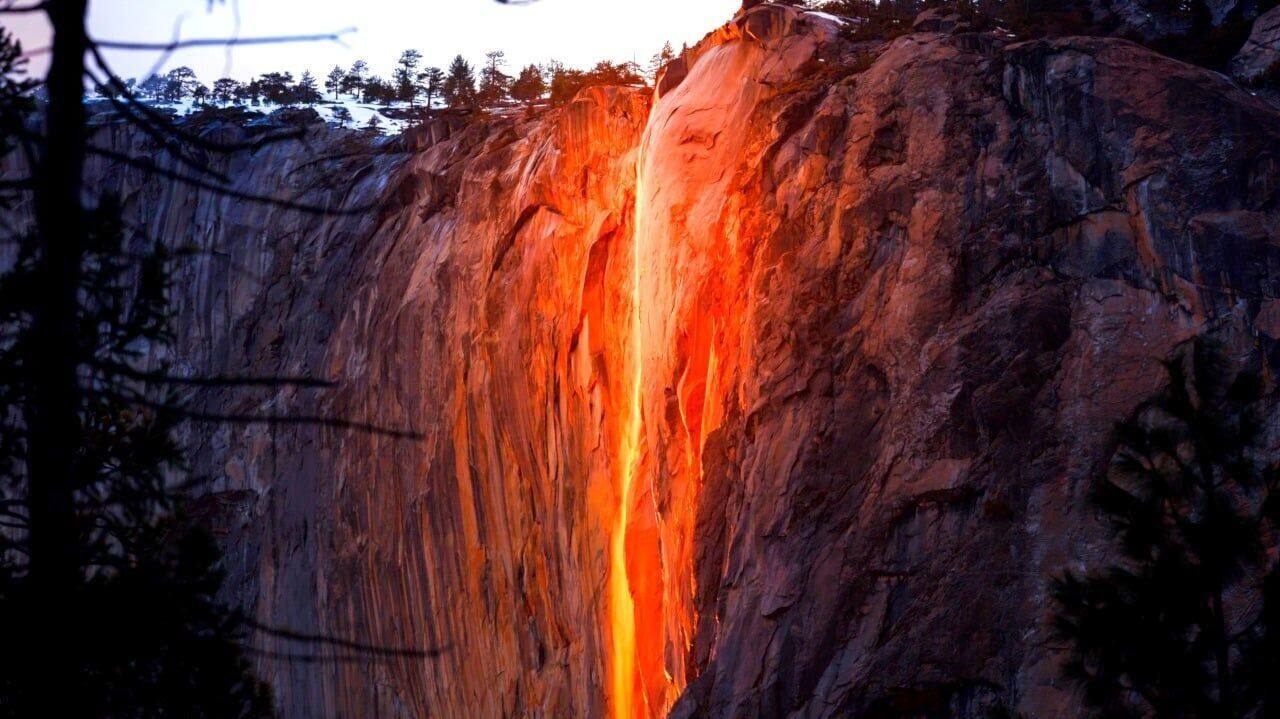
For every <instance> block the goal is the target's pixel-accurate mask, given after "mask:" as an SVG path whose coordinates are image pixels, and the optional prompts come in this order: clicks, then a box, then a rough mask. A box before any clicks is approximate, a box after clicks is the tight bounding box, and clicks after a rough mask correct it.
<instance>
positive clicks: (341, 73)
mask: <svg viewBox="0 0 1280 719" xmlns="http://www.w3.org/2000/svg"><path fill="white" fill-rule="evenodd" d="M346 77H347V73H346V71H345V70H343V69H342V68H341V67H338V66H337V65H334V66H333V69H332V70H330V71H329V75H328V76H327V77H326V78H325V80H324V89H325V90H328V91H329V92H330V93H331V94H332V95H333V99H334V100H337V99H338V91H339V90H341V89H342V81H343V79H345V78H346Z"/></svg>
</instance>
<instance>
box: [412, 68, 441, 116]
mask: <svg viewBox="0 0 1280 719" xmlns="http://www.w3.org/2000/svg"><path fill="white" fill-rule="evenodd" d="M418 85H419V88H420V89H421V90H422V94H423V96H424V97H426V99H427V107H428V108H430V107H431V103H432V101H433V100H435V98H437V97H439V96H440V92H441V91H442V90H443V88H444V71H443V70H441V69H440V68H438V67H428V68H427V69H425V70H423V71H422V73H421V74H420V75H418Z"/></svg>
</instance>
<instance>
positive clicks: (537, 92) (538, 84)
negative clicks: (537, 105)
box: [511, 65, 547, 104]
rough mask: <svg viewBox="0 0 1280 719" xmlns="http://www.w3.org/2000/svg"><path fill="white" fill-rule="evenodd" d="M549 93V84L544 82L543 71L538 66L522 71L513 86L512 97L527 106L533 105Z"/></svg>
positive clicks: (528, 67)
mask: <svg viewBox="0 0 1280 719" xmlns="http://www.w3.org/2000/svg"><path fill="white" fill-rule="evenodd" d="M546 92H547V84H546V83H545V82H543V80H542V71H541V70H539V69H538V66H537V65H529V66H527V67H525V68H524V69H523V70H521V71H520V75H519V76H518V77H517V78H516V81H515V82H514V83H512V84H511V96H512V97H513V98H515V99H516V100H518V101H520V102H523V103H525V104H529V103H532V102H534V101H536V100H538V99H539V98H541V97H542V96H543V95H544V94H546Z"/></svg>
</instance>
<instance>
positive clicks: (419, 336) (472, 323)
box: [96, 5, 1280, 718]
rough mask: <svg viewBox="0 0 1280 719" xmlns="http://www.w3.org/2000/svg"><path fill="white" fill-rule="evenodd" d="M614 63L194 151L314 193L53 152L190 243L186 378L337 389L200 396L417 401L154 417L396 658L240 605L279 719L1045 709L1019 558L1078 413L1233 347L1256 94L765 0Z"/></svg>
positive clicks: (253, 564) (1063, 540) (1272, 145)
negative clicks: (852, 29) (306, 132)
mask: <svg viewBox="0 0 1280 719" xmlns="http://www.w3.org/2000/svg"><path fill="white" fill-rule="evenodd" d="M658 85H659V92H658V97H657V99H656V101H653V100H651V98H650V96H649V92H648V91H645V90H637V89H592V90H588V91H586V92H584V93H583V94H582V95H581V96H580V97H579V98H578V99H577V100H576V101H575V102H574V103H572V104H571V105H569V106H568V107H566V108H564V109H561V110H556V111H552V112H549V113H547V114H545V115H541V116H539V117H535V118H527V119H517V118H508V119H492V120H475V121H472V122H470V123H463V122H460V121H456V120H455V121H451V122H450V123H444V122H441V123H437V124H436V125H434V126H432V127H430V128H426V129H424V130H421V131H419V132H417V133H416V134H413V135H411V136H406V137H404V138H400V139H396V140H389V139H383V140H378V141H372V140H370V139H369V138H367V137H364V136H360V135H358V134H356V133H350V132H341V131H334V130H330V131H318V132H316V133H313V136H312V137H310V138H309V140H308V144H307V146H306V147H303V146H301V145H299V144H298V143H296V142H288V143H279V144H268V145H265V146H263V147H261V148H258V149H256V150H254V151H243V152H238V153H235V154H233V155H231V156H229V157H219V156H214V155H211V156H210V157H211V162H212V164H213V165H214V167H215V168H217V169H220V170H221V171H223V172H225V173H226V174H228V175H230V176H232V177H233V178H234V181H235V185H236V187H237V189H238V190H239V191H240V192H242V193H244V194H246V195H260V194H270V195H276V196H280V195H287V196H290V197H295V198H296V199H297V200H298V201H300V202H305V203H308V204H313V205H321V206H327V207H339V206H345V207H349V208H354V209H353V211H351V212H350V213H348V214H343V215H327V216H326V215H318V214H308V213H303V212H299V211H296V210H291V209H286V208H282V207H278V206H273V205H270V204H263V203H257V202H253V201H250V200H247V199H245V198H235V197H218V196H215V195H212V194H210V193H208V192H206V191H202V190H198V189H194V188H191V187H188V186H184V185H180V184H172V183H168V182H163V181H159V180H146V179H144V177H143V176H142V174H141V173H140V172H139V171H138V170H126V169H124V168H122V167H120V166H119V165H118V164H115V163H109V162H106V161H102V162H99V163H98V164H97V165H96V167H97V172H99V173H100V177H101V181H100V183H99V186H101V187H103V188H109V187H115V188H121V189H122V191H123V194H124V196H125V200H126V204H127V205H128V207H129V208H130V210H131V212H132V213H133V215H134V217H135V218H136V221H137V222H138V223H139V224H140V225H141V226H143V227H144V228H145V229H146V230H147V231H148V232H150V233H152V234H154V235H157V236H163V237H183V238H188V237H190V238H193V246H192V247H190V248H189V249H190V250H191V251H190V252H189V253H187V254H186V255H185V256H184V258H183V260H182V265H181V266H182V267H183V270H182V272H181V274H180V283H179V295H180V297H179V300H180V305H181V308H182V315H181V317H182V321H181V323H180V325H179V330H180V338H179V339H180V345H181V348H182V351H181V353H180V355H181V357H180V359H181V362H182V366H183V367H184V368H186V369H187V370H189V371H191V372H195V373H213V374H267V375H288V376H293V375H309V376H320V377H327V378H332V379H334V380H335V381H336V382H337V383H338V386H337V387H336V388H335V389H331V390H317V389H302V388H293V387H286V388H278V387H268V388H262V389H256V390H244V389H241V390H234V391H233V390H229V389H228V390H219V391H214V392H209V393H206V394H204V395H201V396H199V397H197V398H196V401H197V406H198V407H199V408H200V409H202V410H204V411H206V412H209V413H214V414H232V415H255V416H263V415H271V416H280V417H290V418H299V417H303V418H305V417H324V418H330V419H343V420H351V421H356V422H367V423H372V424H375V425H377V426H379V427H382V428H386V429H390V430H410V431H412V432H415V433H418V434H420V437H419V438H414V437H409V438H404V437H396V436H391V435H390V434H385V433H383V434H377V433H369V432H367V431H360V430H356V429H349V428H343V427H339V426H314V425H310V424H294V423H287V424H286V423H276V424H253V425H243V424H232V425H226V426H216V425H215V429H212V430H211V429H210V428H209V427H208V426H203V425H202V426H196V427H193V428H192V430H191V439H192V441H193V442H195V443H196V444H197V446H198V452H197V454H196V457H195V460H196V461H195V466H196V467H197V469H199V470H200V471H201V472H202V473H204V474H205V475H207V476H209V477H210V478H211V480H212V481H213V483H214V485H213V487H214V488H215V489H216V490H218V491H220V492H225V493H226V494H224V495H222V496H223V497H224V501H222V502H221V503H220V505H219V506H223V507H226V508H229V509H227V514H228V515H229V516H228V519H227V520H226V526H227V530H226V531H227V538H228V543H229V547H230V551H231V555H230V556H229V559H228V563H229V568H230V569H231V572H232V577H233V583H234V585H235V586H234V591H235V593H236V595H237V596H238V597H240V598H242V599H243V600H244V601H245V602H246V604H247V606H248V607H249V609H250V610H251V611H253V612H254V613H255V614H256V616H258V617H259V618H261V619H262V620H263V621H265V622H268V623H272V624H276V625H283V626H288V627H290V628H293V629H296V630H299V631H302V632H308V633H323V634H331V635H338V636H342V637H347V638H351V639H355V640H358V641H361V642H364V643H368V644H375V645H380V646H386V647H405V646H407V647H433V648H437V649H439V651H440V653H439V656H437V657H435V658H428V659H424V658H415V657H392V658H385V657H383V658H377V657H370V656H368V655H367V654H361V653H359V652H346V651H337V652H336V655H337V656H338V657H340V658H341V660H340V661H332V660H325V661H319V662H313V661H307V660H306V659H305V658H299V657H296V656H295V657H292V658H290V657H288V656H281V655H280V653H283V654H301V655H305V656H310V655H315V654H320V655H323V656H325V657H332V655H333V654H335V651H334V650H331V649H325V648H323V647H321V648H317V647H315V646H305V645H304V646H301V647H299V646H297V645H290V644H287V643H284V642H281V641H279V640H267V639H260V640H258V643H257V646H259V647H261V648H262V649H264V650H266V651H267V652H268V653H269V654H267V655H264V656H263V658H262V666H263V668H264V671H265V672H266V674H267V676H268V678H269V679H271V680H272V681H273V682H274V683H275V685H276V687H277V693H278V697H279V701H280V703H281V705H282V708H283V709H284V711H285V714H286V716H289V717H315V716H334V717H338V716H341V717H372V716H378V717H426V716H433V717H500V716H530V717H565V716H596V717H604V716H610V715H611V714H614V713H615V711H614V710H615V709H616V707H619V706H623V705H626V706H630V707H631V711H630V712H627V713H628V714H630V715H633V716H660V715H664V714H666V713H667V712H668V711H670V712H672V713H673V714H674V715H676V716H682V717H717V718H719V717H844V716H860V715H864V714H872V715H874V713H875V712H890V713H889V714H888V715H895V714H892V712H894V711H899V712H900V711H904V710H907V709H910V711H912V712H915V713H914V714H908V715H910V716H954V717H979V716H987V715H988V714H987V712H989V711H992V710H995V709H1008V710H1011V711H1012V710H1016V711H1019V712H1023V713H1025V714H1026V715H1027V716H1036V717H1064V718H1065V717H1071V716H1076V715H1077V713H1078V700H1077V699H1076V698H1074V696H1073V694H1072V693H1071V691H1070V689H1069V687H1068V686H1066V685H1064V684H1063V683H1062V681H1061V680H1060V679H1058V678H1057V677H1058V673H1057V664H1056V662H1057V661H1059V659H1060V657H1059V656H1058V655H1056V654H1055V653H1054V650H1053V644H1052V643H1051V642H1049V641H1048V637H1047V635H1046V633H1045V625H1044V620H1045V618H1046V616H1047V612H1048V605H1047V598H1046V591H1045V586H1046V581H1047V580H1048V578H1049V577H1050V576H1051V575H1052V574H1054V573H1056V572H1059V571H1061V570H1062V569H1063V568H1064V567H1067V566H1078V563H1079V562H1080V561H1081V560H1082V559H1087V558H1090V557H1096V556H1097V555H1098V553H1099V552H1101V551H1102V544H1101V542H1100V537H1099V535H1098V533H1097V531H1096V528H1095V527H1094V524H1093V517H1092V513H1091V512H1090V511H1089V510H1088V509H1087V508H1086V507H1085V505H1084V501H1083V498H1084V491H1085V488H1086V483H1087V479H1088V478H1089V477H1090V476H1091V475H1092V474H1094V473H1095V472H1097V471H1098V469H1099V468H1100V467H1101V466H1103V464H1104V463H1105V461H1106V459H1107V457H1108V455H1109V451H1108V432H1109V430H1110V428H1111V426H1112V424H1113V423H1114V422H1115V421H1116V420H1118V419H1120V418H1121V417H1123V416H1124V415H1126V414H1127V413H1128V412H1129V410H1130V409H1131V408H1132V407H1134V406H1135V405H1136V404H1137V403H1138V402H1139V401H1140V400H1142V399H1144V398H1146V397H1147V396H1148V395H1149V394H1150V393H1151V392H1152V391H1153V390H1154V389H1155V387H1156V386H1157V384H1158V382H1159V378H1160V374H1159V371H1158V363H1157V360H1158V359H1159V358H1161V357H1163V356H1165V355H1166V354H1167V352H1168V351H1169V349H1170V348H1171V347H1172V346H1173V345H1174V344H1175V343H1177V342H1179V341H1180V340H1183V339H1185V338H1188V337H1190V336H1192V335H1194V334H1196V333H1199V332H1214V333H1216V334H1217V335H1219V336H1220V337H1222V338H1224V339H1226V340H1227V341H1229V342H1230V343H1232V345H1233V346H1234V347H1236V348H1238V349H1240V350H1244V349H1248V348H1253V347H1258V348H1260V349H1261V350H1262V351H1264V352H1265V353H1268V354H1272V355H1273V354H1274V353H1275V346H1276V345H1275V341H1276V338H1277V337H1280V304H1278V303H1277V299H1276V298H1277V290H1278V289H1280V287H1277V283H1280V280H1277V277H1280V274H1277V272H1278V271H1280V244H1278V241H1280V237H1278V232H1280V231H1278V229H1277V227H1278V222H1280V217H1278V214H1280V207H1278V202H1280V200H1278V197H1277V193H1280V114H1278V113H1277V111H1276V110H1275V109H1274V108H1272V107H1271V106H1269V105H1266V104H1264V103H1263V102H1261V101H1259V100H1257V99H1255V98H1253V97H1251V96H1250V95H1249V94H1248V93H1246V92H1244V91H1242V90H1241V89H1239V88H1237V87H1235V86H1234V85H1232V84H1231V83H1230V82H1229V81H1228V80H1227V79H1225V78H1224V77H1222V76H1220V75H1217V74H1214V73H1210V72H1207V71H1202V70H1198V69H1195V68H1192V67H1190V66H1188V65H1185V64H1181V63H1177V62H1174V61H1171V60H1167V59H1164V58H1161V57H1159V56H1157V55H1154V54H1151V53H1149V52H1147V51H1145V50H1142V49H1141V48H1139V47H1138V46H1135V45H1132V44H1129V43H1126V42H1123V41H1112V40H1060V41H1053V42H1030V43H1023V44H1017V45H1011V46H1005V45H1003V44H1001V43H1000V42H998V41H997V40H995V39H994V38H991V37H987V36H979V35H970V34H958V35H946V34H936V33H919V34H914V35H909V36H906V37H902V38H900V39H898V40H896V41H894V42H893V43H892V44H890V45H888V46H884V47H874V46H868V45H865V44H863V45H854V44H852V43H850V42H848V41H846V40H844V39H842V38H841V31H840V27H839V26H838V25H837V24H836V23H834V22H833V21H831V20H829V19H826V18H823V17H820V16H816V15H811V14H800V13H797V12H796V11H794V10H791V9H784V8H779V7H775V6H769V5H761V6H757V7H755V8H753V9H752V10H750V11H749V12H747V13H746V14H745V15H743V16H740V17H739V18H736V19H735V21H734V22H732V23H730V24H729V25H727V26H725V27H724V28H721V29H720V30H718V31H716V32H714V33H712V34H711V35H710V36H708V38H707V39H706V40H705V41H704V42H703V43H701V44H699V45H698V46H697V47H696V48H694V49H693V50H692V51H691V52H690V53H689V54H688V55H687V56H686V57H685V58H684V60H682V61H681V62H680V63H678V64H677V65H676V66H673V68H671V69H670V70H669V71H668V73H667V75H666V76H665V77H664V78H662V79H661V80H660V81H659V83H658ZM205 132H207V133H209V134H210V136H217V137H221V138H223V139H235V138H240V137H242V136H243V134H244V131H243V130H240V129H238V128H235V127H232V126H227V127H223V128H221V129H218V128H212V129H207V130H205ZM97 141H98V142H100V143H104V144H111V145H113V146H118V147H133V148H134V150H135V151H139V150H141V152H142V153H143V154H146V153H148V152H151V151H150V150H149V149H148V148H146V146H145V144H144V143H143V141H142V140H140V139H137V138H132V139H131V137H130V136H128V135H127V134H126V133H124V132H123V131H122V130H120V129H119V128H118V127H117V126H114V125H110V124H108V125H107V126H105V127H104V129H103V130H102V135H101V136H100V137H99V138H98V140H97ZM157 156H158V153H157ZM160 161H161V162H163V163H165V165H166V166H170V165H172V162H171V161H170V160H164V159H163V158H161V160H160ZM624 456H625V457H627V458H628V459H629V461H625V462H624V461H622V458H623V457H624ZM628 483H629V487H630V491H629V492H627V493H626V496H625V497H624V496H621V494H622V493H621V491H620V490H621V488H622V487H623V486H627V485H628ZM622 502H625V503H626V505H625V506H626V507H627V510H628V511H627V515H626V520H627V521H626V524H627V529H626V533H625V536H622V540H623V545H624V549H625V552H624V553H623V559H622V561H623V563H624V564H625V566H626V567H627V570H626V571H627V574H626V579H627V582H626V587H627V591H628V592H629V596H630V597H631V598H632V607H629V608H627V609H626V612H623V613H622V614H623V615H624V616H625V615H627V614H630V615H633V616H634V626H633V627H631V628H628V632H627V633H629V634H630V636H632V637H634V641H633V642H632V643H633V644H634V649H631V650H628V651H625V652H624V653H625V655H626V656H627V657H628V658H629V660H628V661H627V662H626V664H627V667H628V669H627V671H626V672H624V674H625V675H626V676H624V677H622V678H623V680H624V681H622V682H621V683H619V682H617V681H615V679H616V678H617V677H616V676H615V671H616V670H617V669H618V667H619V666H620V665H619V662H618V655H619V652H618V648H619V641H618V637H619V636H620V635H621V633H620V632H619V630H618V627H617V626H615V625H616V624H617V622H618V621H619V618H618V617H619V612H618V611H616V610H617V608H618V607H617V606H615V604H616V603H614V602H611V601H610V596H611V595H610V591H609V589H610V583H609V582H610V576H611V575H610V572H611V567H612V566H615V559H616V557H615V555H614V552H613V551H612V548H613V546H614V544H613V542H614V540H615V539H616V538H617V536H618V535H616V534H615V532H616V531H617V528H618V527H617V525H618V520H619V517H620V515H619V509H620V506H622ZM615 576H616V575H615ZM271 653H275V654H271ZM627 677H630V679H629V681H628V680H627ZM620 686H621V687H623V688H622V689H621V690H620V689H619V687H620ZM620 691H622V692H625V693H626V694H627V695H628V696H627V697H626V698H625V699H624V698H622V697H620V696H619V692H620Z"/></svg>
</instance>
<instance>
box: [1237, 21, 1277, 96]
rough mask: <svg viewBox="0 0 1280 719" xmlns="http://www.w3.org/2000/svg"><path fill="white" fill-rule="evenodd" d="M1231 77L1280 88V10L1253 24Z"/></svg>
mask: <svg viewBox="0 0 1280 719" xmlns="http://www.w3.org/2000/svg"><path fill="white" fill-rule="evenodd" d="M1231 75H1232V76H1233V77H1235V78H1236V79H1237V80H1239V81H1240V82H1242V83H1245V84H1246V85H1260V84H1263V83H1267V82H1270V83H1271V84H1280V7H1278V8H1275V9H1273V10H1271V11H1270V12H1268V13H1265V14H1264V15H1263V16H1262V17H1260V18H1258V19H1257V20H1256V21H1255V22H1254V23H1253V30H1252V31H1250V33H1249V39H1248V40H1247V41H1245V44H1244V47H1242V48H1240V52H1239V53H1237V54H1236V56H1235V58H1234V59H1232V61H1231Z"/></svg>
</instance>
